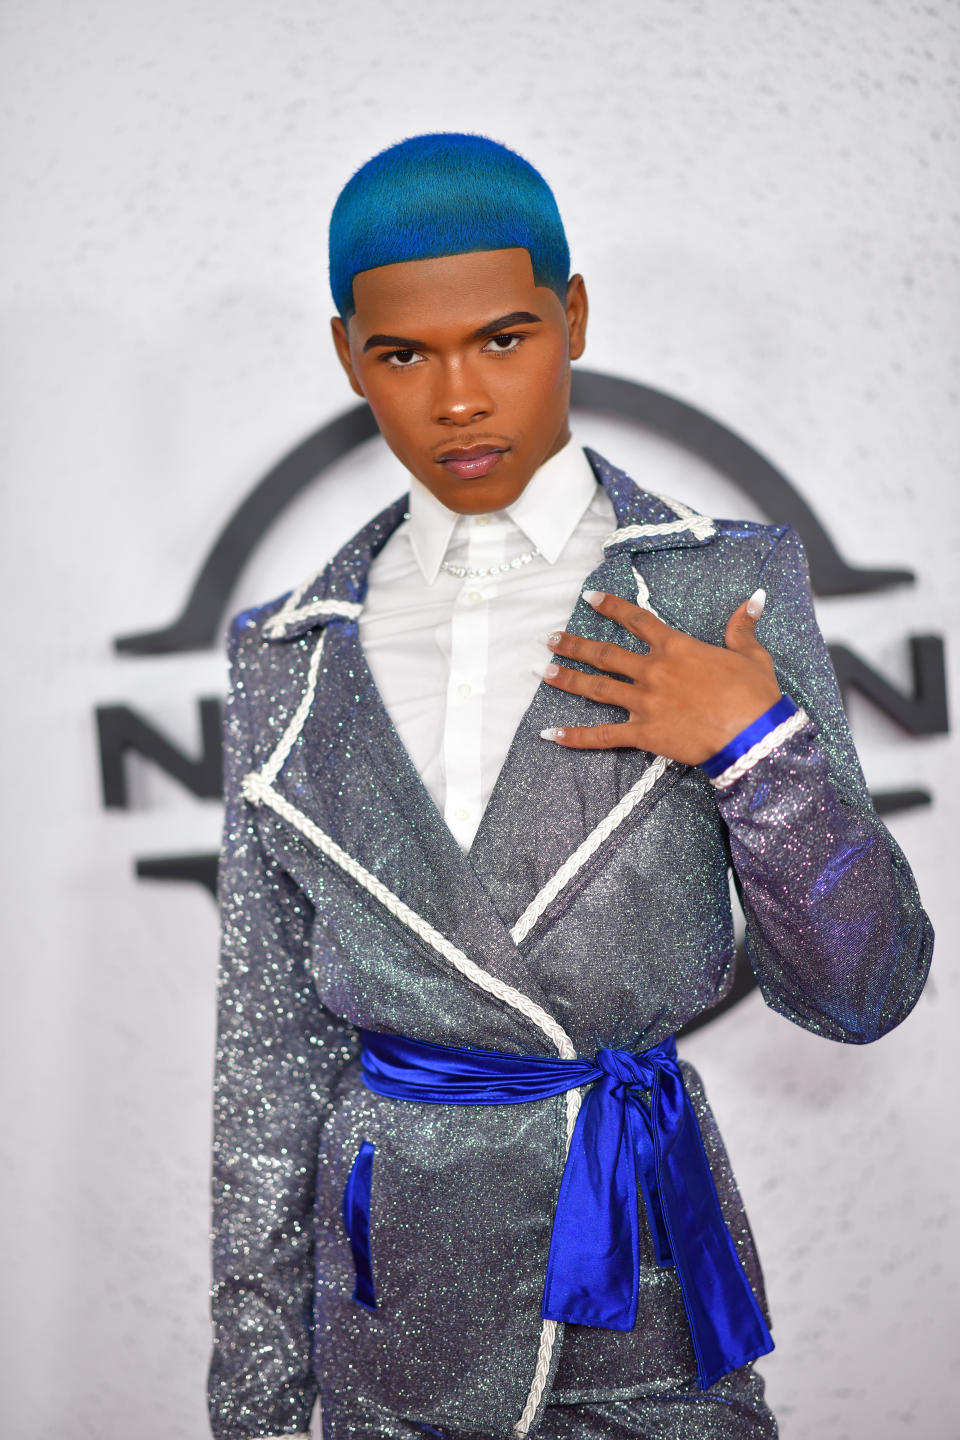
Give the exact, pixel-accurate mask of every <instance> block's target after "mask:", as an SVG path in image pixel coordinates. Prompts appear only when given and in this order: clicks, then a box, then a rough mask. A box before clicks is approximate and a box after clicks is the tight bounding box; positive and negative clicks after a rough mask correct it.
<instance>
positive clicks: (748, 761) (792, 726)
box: [710, 710, 810, 790]
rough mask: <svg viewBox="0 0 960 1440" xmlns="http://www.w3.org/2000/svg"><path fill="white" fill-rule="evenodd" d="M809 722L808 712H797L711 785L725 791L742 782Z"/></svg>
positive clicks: (728, 767)
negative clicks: (736, 781)
mask: <svg viewBox="0 0 960 1440" xmlns="http://www.w3.org/2000/svg"><path fill="white" fill-rule="evenodd" d="M809 720H810V716H809V715H808V714H807V712H806V710H797V711H795V713H794V714H793V715H790V716H788V718H787V719H786V720H784V721H782V723H781V724H779V725H778V726H777V728H776V729H775V730H769V731H768V732H767V734H766V735H763V736H761V738H760V739H759V740H758V741H757V743H756V745H751V746H750V749H749V750H745V751H744V753H743V754H742V755H741V756H740V757H739V759H737V760H734V762H733V764H732V765H728V766H727V768H726V770H722V771H721V772H720V774H719V775H718V776H716V778H715V779H713V780H711V781H710V784H711V785H712V786H713V787H714V789H715V790H725V789H726V788H727V786H728V785H732V784H733V782H734V781H735V780H741V779H742V778H743V776H744V775H746V773H747V771H748V770H752V769H753V767H754V765H757V764H759V762H760V761H761V760H765V759H766V758H767V756H768V755H772V754H773V752H774V750H776V749H777V748H778V747H779V746H780V745H782V744H783V742H784V741H785V740H789V739H790V738H791V737H792V736H794V735H796V734H797V732H798V731H800V730H802V729H803V727H804V725H806V724H807V723H808V722H809Z"/></svg>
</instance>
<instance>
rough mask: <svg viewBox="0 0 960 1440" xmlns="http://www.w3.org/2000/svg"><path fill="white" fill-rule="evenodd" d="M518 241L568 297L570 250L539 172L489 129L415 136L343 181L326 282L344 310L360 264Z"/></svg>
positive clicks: (543, 277) (537, 272)
mask: <svg viewBox="0 0 960 1440" xmlns="http://www.w3.org/2000/svg"><path fill="white" fill-rule="evenodd" d="M514 248H518V249H519V248H522V249H525V250H527V251H529V254H530V260H531V263H532V265H533V276H534V281H535V283H536V284H537V285H545V286H549V288H550V289H551V290H554V291H555V292H556V294H557V295H558V296H559V297H560V301H561V303H563V302H565V300H566V293H567V281H568V279H569V276H570V251H569V249H568V248H567V238H566V236H565V234H564V232H563V221H562V220H561V219H560V212H559V210H558V209H557V202H556V200H555V199H554V198H553V191H552V190H551V189H550V186H549V185H548V184H547V182H546V181H545V180H544V178H543V176H542V175H541V174H540V173H539V171H537V170H535V169H534V168H533V166H532V165H530V164H529V163H528V162H527V161H526V160H524V159H523V157H522V156H520V155H517V154H516V153H515V152H514V151H513V150H508V149H507V148H506V146H505V145H498V144H497V142H496V141H495V140H488V139H487V138H486V137H485V136H483V135H460V134H455V133H450V134H437V135H414V136H413V137H412V138H411V139H409V140H401V141H400V143H399V144H398V145H392V146H391V147H390V148H389V149H388V150H383V151H381V152H380V154H379V155H374V157H373V159H372V160H368V161H367V163H366V164H365V165H363V166H361V168H360V169H359V170H358V171H357V172H356V174H355V175H353V176H352V177H351V179H350V180H348V181H347V183H346V185H345V186H344V187H343V189H342V190H341V192H340V195H339V196H338V198H337V203H336V205H335V206H334V208H333V215H332V216H331V218H330V288H331V290H332V291H333V299H334V303H335V304H336V307H337V310H338V311H339V312H340V315H341V316H342V317H343V318H344V319H348V318H349V316H350V315H352V314H353V312H354V309H355V308H356V307H355V305H354V301H353V277H354V276H355V275H358V274H359V273H360V272H361V271H362V270H375V269H377V267H378V266H380V265H396V264H398V263H399V262H401V261H405V260H427V259H432V258H435V257H436V256H439V255H463V254H465V253H467V252H469V251H475V250H508V249H514Z"/></svg>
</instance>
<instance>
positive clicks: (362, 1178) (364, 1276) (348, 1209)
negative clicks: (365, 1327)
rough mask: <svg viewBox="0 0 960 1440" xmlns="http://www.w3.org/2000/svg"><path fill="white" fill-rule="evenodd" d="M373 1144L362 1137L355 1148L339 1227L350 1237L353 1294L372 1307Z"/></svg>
mask: <svg viewBox="0 0 960 1440" xmlns="http://www.w3.org/2000/svg"><path fill="white" fill-rule="evenodd" d="M373 1154H374V1148H373V1146H372V1145H371V1144H370V1141H369V1140H363V1141H361V1144H360V1149H359V1150H358V1151H357V1154H356V1157H355V1159H354V1162H353V1164H352V1165H351V1167H350V1174H349V1175H348V1176H347V1183H346V1185H345V1186H344V1191H343V1204H342V1210H343V1228H344V1230H346V1232H347V1239H348V1240H349V1241H350V1250H351V1252H352V1254H353V1268H354V1270H355V1271H356V1276H357V1283H356V1285H355V1286H354V1290H353V1298H354V1300H355V1301H356V1302H357V1304H358V1305H362V1306H363V1307H364V1309H365V1310H376V1308H377V1297H376V1292H375V1291H374V1288H373V1261H372V1259H371V1255H370V1187H371V1185H372V1183H373Z"/></svg>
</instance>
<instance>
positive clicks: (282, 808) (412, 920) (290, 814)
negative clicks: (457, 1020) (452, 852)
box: [243, 771, 577, 1060]
mask: <svg viewBox="0 0 960 1440" xmlns="http://www.w3.org/2000/svg"><path fill="white" fill-rule="evenodd" d="M243 793H244V795H245V796H246V798H247V799H248V800H250V801H251V802H252V803H253V804H254V805H266V806H268V807H269V808H270V809H271V810H273V811H275V812H276V814H278V815H280V816H282V817H283V819H284V820H286V821H288V822H289V824H291V825H292V826H293V827H294V828H295V829H296V830H299V831H300V833H301V834H302V835H305V836H306V837H307V839H308V840H309V841H310V842H311V844H313V845H315V846H316V848H317V849H318V850H320V851H321V852H322V853H323V854H324V855H326V856H327V858H328V859H329V860H332V861H333V863H334V864H335V865H339V867H340V869H341V870H343V871H344V872H345V873H346V874H347V875H349V876H350V878H351V879H352V880H355V881H356V882H357V884H358V885H360V886H361V887H362V888H363V889H364V890H366V891H367V893H368V894H370V895H372V896H373V898H374V899H375V900H379V901H380V904H381V905H382V906H383V907H384V909H385V910H389V912H390V914H391V915H395V916H396V918H397V919H398V920H399V921H400V922H401V924H403V925H406V927H407V929H408V930H411V931H412V932H413V934H414V935H416V936H418V937H419V939H421V940H423V941H425V942H426V944H428V945H429V946H431V947H432V949H434V950H435V951H436V952H437V954H438V955H441V956H442V957H443V958H444V960H446V961H448V962H449V964H451V965H452V966H453V968H454V969H455V970H457V971H459V972H460V974H461V975H463V976H465V978H466V979H468V980H470V981H471V982H472V983H473V984H474V985H477V986H479V987H480V989H481V990H485V991H486V992H487V993H488V994H489V995H493V996H494V998H495V999H497V1000H501V1001H502V1002H503V1003H504V1004H505V1005H509V1006H510V1007H511V1008H512V1009H514V1010H518V1011H519V1012H520V1014H521V1015H525V1016H526V1018H527V1019H528V1020H530V1021H531V1022H532V1023H533V1024H534V1025H535V1026H536V1027H537V1029H538V1030H540V1031H542V1032H543V1034H544V1035H546V1036H547V1037H548V1038H549V1039H550V1040H552V1041H553V1043H554V1045H555V1046H556V1047H557V1051H558V1053H559V1054H560V1056H561V1057H562V1058H563V1059H565V1060H574V1059H576V1054H577V1052H576V1048H575V1046H574V1044H573V1041H572V1040H571V1039H570V1036H569V1035H568V1034H567V1032H566V1031H565V1030H564V1029H563V1027H562V1026H561V1025H559V1024H558V1023H557V1021H556V1020H554V1018H553V1016H552V1015H549V1014H548V1013H547V1011H546V1010H544V1009H543V1007H542V1006H541V1005H538V1004H537V1003H536V1001H535V1000H531V999H529V997H528V996H526V995H524V994H523V993H522V991H520V990H517V989H515V988H514V987H513V986H512V985H507V984H506V982H505V981H503V980H498V979H497V977H496V976H495V975H491V974H490V973H489V972H488V971H487V970H484V969H482V967H481V966H479V965H478V964H477V963H476V962H475V961H474V960H471V959H470V958H469V956H467V955H465V954H464V953H463V951H462V950H460V949H459V948H458V947H457V946H456V945H454V944H453V942H452V941H450V940H448V939H447V937H446V936H445V935H442V934H441V933H440V931H439V930H437V929H436V928H435V927H434V926H433V925H431V924H430V922H429V921H428V920H424V918H423V916H422V915H418V914H417V912H416V911H415V910H412V909H411V908H410V906H409V905H407V904H406V903H405V902H404V901H403V900H401V899H400V897H399V895H395V894H394V893H393V891H392V890H390V889H389V888H388V887H387V886H386V885H384V883H383V881H382V880H378V879H377V877H376V875H373V874H371V872H370V871H369V870H367V869H365V867H364V866H363V865H361V864H360V862H359V861H358V860H354V858H353V856H352V855H348V854H347V852H346V850H342V849H341V848H340V846H339V845H338V844H337V843H336V841H335V840H331V838H330V836H329V835H327V834H326V833H325V832H324V831H323V830H321V829H320V827H319V825H315V824H314V822H313V821H312V820H311V819H310V818H309V816H307V815H304V813H303V811H302V810H298V809H297V807H296V806H295V805H291V804H290V801H289V800H286V799H285V798H284V797H283V796H282V795H281V794H280V793H279V792H278V791H277V790H275V789H274V788H273V785H272V784H271V783H270V782H269V781H268V780H267V779H266V778H265V777H264V775H263V774H262V772H260V773H258V772H256V771H254V772H253V773H252V774H250V775H247V776H246V778H245V780H244V782H243Z"/></svg>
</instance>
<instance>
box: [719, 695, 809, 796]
mask: <svg viewBox="0 0 960 1440" xmlns="http://www.w3.org/2000/svg"><path fill="white" fill-rule="evenodd" d="M796 713H797V707H796V705H794V703H793V701H792V700H791V699H790V696H789V695H781V696H780V699H779V700H778V701H777V703H776V705H771V706H770V709H769V710H765V711H764V712H763V714H762V715H758V716H757V718H756V720H753V721H751V723H750V724H749V725H748V726H747V728H746V729H745V730H741V731H740V734H739V735H734V737H733V739H732V740H731V741H730V742H729V743H728V744H726V745H724V747H723V749H722V750H718V751H717V753H716V755H711V756H710V758H709V760H704V761H703V763H702V764H701V766H700V769H701V770H705V771H706V773H707V774H708V775H709V777H710V779H711V780H715V779H716V778H717V776H718V775H722V774H723V772H724V770H728V769H729V768H730V766H731V765H732V764H733V762H734V760H739V759H740V756H741V755H745V754H746V753H747V751H748V750H752V749H753V747H754V745H756V743H757V741H758V740H762V739H763V737H764V735H769V734H770V731H771V730H776V728H777V726H778V725H782V724H783V722H784V720H789V719H790V716H791V715H795V714H796Z"/></svg>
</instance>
